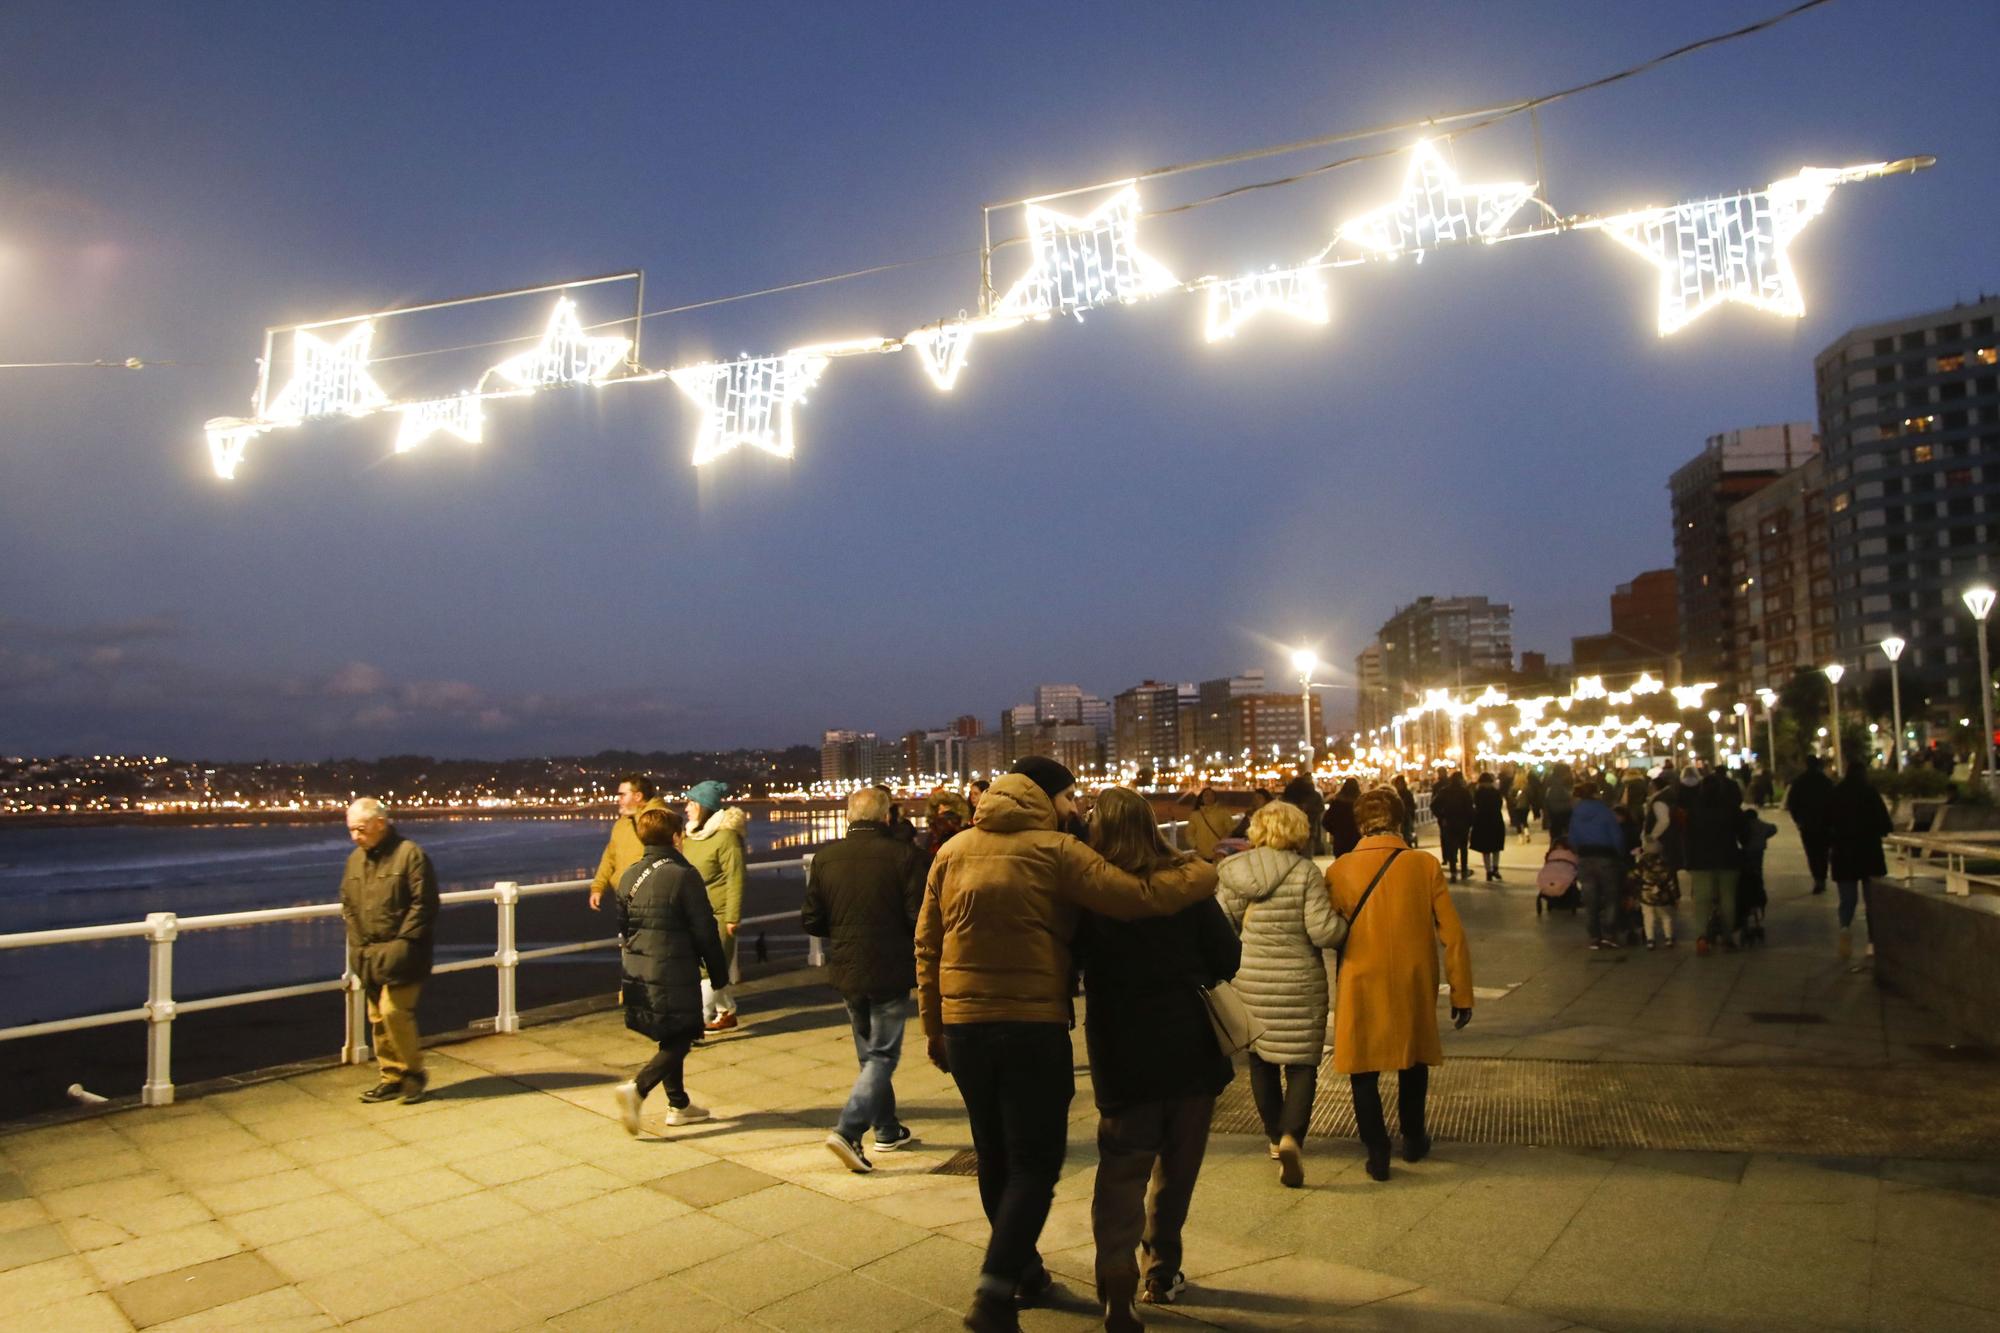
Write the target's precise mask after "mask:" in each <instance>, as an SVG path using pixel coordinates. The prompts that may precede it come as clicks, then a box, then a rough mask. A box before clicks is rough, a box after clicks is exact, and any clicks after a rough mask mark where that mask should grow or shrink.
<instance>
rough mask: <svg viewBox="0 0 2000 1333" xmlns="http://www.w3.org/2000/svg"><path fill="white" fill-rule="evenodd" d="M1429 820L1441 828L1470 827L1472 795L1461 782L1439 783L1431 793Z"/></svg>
mask: <svg viewBox="0 0 2000 1333" xmlns="http://www.w3.org/2000/svg"><path fill="white" fill-rule="evenodd" d="M1431 818H1433V819H1435V820H1437V822H1438V825H1439V827H1441V828H1453V829H1470V828H1471V827H1472V793H1471V792H1470V791H1467V790H1466V787H1465V784H1464V783H1462V782H1445V783H1440V784H1439V785H1438V787H1437V788H1436V789H1435V790H1433V791H1432V792H1431Z"/></svg>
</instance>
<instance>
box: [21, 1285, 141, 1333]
mask: <svg viewBox="0 0 2000 1333" xmlns="http://www.w3.org/2000/svg"><path fill="white" fill-rule="evenodd" d="M131 1327H132V1324H131V1321H130V1320H128V1319H126V1318H125V1314H124V1312H123V1311H121V1310H120V1309H119V1308H118V1305H117V1303H116V1302H115V1301H113V1300H112V1299H111V1298H110V1297H109V1296H106V1295H105V1294H104V1293H103V1292H94V1293H92V1294H90V1295H88V1296H75V1297H71V1298H70V1299H69V1300H66V1301H61V1302H58V1303H56V1304H54V1305H45V1306H43V1307H41V1308H40V1309H38V1310H28V1311H15V1310H13V1309H11V1307H8V1306H5V1305H0V1333H51V1330H61V1333H100V1330H101V1331H102V1333H129V1331H130V1329H131Z"/></svg>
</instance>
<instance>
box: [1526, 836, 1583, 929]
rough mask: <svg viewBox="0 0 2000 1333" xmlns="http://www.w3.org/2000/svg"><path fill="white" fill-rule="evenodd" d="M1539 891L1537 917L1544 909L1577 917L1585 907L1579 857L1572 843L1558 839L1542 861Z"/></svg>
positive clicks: (1537, 879) (1539, 874) (1536, 875)
mask: <svg viewBox="0 0 2000 1333" xmlns="http://www.w3.org/2000/svg"><path fill="white" fill-rule="evenodd" d="M1535 891H1536V892H1535V915H1536V916H1540V915H1541V914H1542V912H1543V910H1544V909H1546V910H1548V911H1550V912H1553V911H1555V910H1556V909H1557V908H1558V907H1563V908H1567V909H1568V910H1569V912H1570V914H1571V915H1575V913H1576V910H1577V909H1578V908H1579V907H1582V906H1583V891H1582V890H1581V889H1579V888H1577V886H1576V853H1575V852H1573V851H1571V850H1570V848H1569V844H1568V843H1566V842H1563V841H1561V840H1560V839H1558V840H1557V841H1556V842H1555V843H1554V845H1552V846H1551V847H1550V848H1549V851H1548V855H1547V856H1544V857H1543V858H1542V868H1541V869H1540V870H1539V871H1537V872H1536V874H1535Z"/></svg>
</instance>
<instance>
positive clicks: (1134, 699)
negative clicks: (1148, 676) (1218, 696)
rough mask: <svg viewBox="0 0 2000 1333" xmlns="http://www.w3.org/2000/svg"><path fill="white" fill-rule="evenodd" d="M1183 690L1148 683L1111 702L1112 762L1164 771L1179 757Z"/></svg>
mask: <svg viewBox="0 0 2000 1333" xmlns="http://www.w3.org/2000/svg"><path fill="white" fill-rule="evenodd" d="M1180 697H1181V695H1180V687H1179V686H1178V685H1162V684H1161V683H1160V682H1159V681H1157V680H1149V681H1146V682H1144V683H1143V684H1139V685H1134V686H1133V687H1132V688H1131V689H1129V690H1125V691H1123V692H1121V693H1120V694H1119V695H1118V696H1117V697H1116V698H1114V699H1112V701H1111V744H1112V761H1113V762H1114V763H1118V764H1133V765H1136V766H1138V767H1141V768H1144V767H1148V766H1150V767H1154V768H1161V767H1165V766H1167V765H1170V764H1172V763H1174V762H1175V761H1176V760H1177V759H1178V757H1179V755H1180Z"/></svg>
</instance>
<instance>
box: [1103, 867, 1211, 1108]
mask: <svg viewBox="0 0 2000 1333" xmlns="http://www.w3.org/2000/svg"><path fill="white" fill-rule="evenodd" d="M1076 954H1077V958H1078V960H1079V961H1080V962H1081V963H1082V965H1083V993H1084V999H1085V1003H1086V1005H1087V1006H1088V1007H1087V1008H1086V1010H1085V1013H1084V1026H1083V1035H1084V1044H1085V1045H1086V1047H1088V1049H1089V1051H1090V1081H1091V1084H1092V1085H1093V1087H1094V1089H1095V1091H1096V1094H1097V1107H1098V1109H1099V1110H1100V1111H1104V1112H1107V1113H1114V1112H1117V1111H1119V1110H1122V1109H1124V1108H1125V1107H1129V1106H1134V1105H1138V1104H1140V1103H1143V1102H1155V1101H1165V1100H1166V1099H1168V1098H1171V1097H1196V1096H1207V1097H1212V1096H1214V1095H1215V1094H1217V1093H1219V1092H1221V1091H1222V1090H1223V1089H1224V1088H1226V1087H1228V1086H1229V1080H1230V1079H1232V1078H1234V1077H1235V1076H1236V1068H1235V1066H1234V1065H1233V1064H1232V1063H1231V1062H1230V1059H1229V1057H1228V1056H1226V1055H1224V1054H1223V1053H1222V1048H1221V1046H1219V1045H1218V1044H1217V1043H1216V1040H1215V1030H1214V1029H1213V1028H1212V1027H1210V1026H1209V1021H1208V1006H1207V1005H1206V1004H1205V1003H1204V1002H1203V1001H1202V998H1201V995H1200V993H1199V992H1198V991H1197V989H1196V988H1197V987H1200V986H1211V985H1214V984H1215V983H1216V982H1218V981H1227V980H1229V979H1230V978H1231V977H1234V976H1235V975H1236V969H1237V968H1238V967H1239V966H1240V965H1241V964H1242V962H1243V943H1242V941H1240V940H1238V939H1237V938H1236V931H1235V930H1234V929H1233V928H1231V926H1230V924H1229V917H1228V915H1227V914H1226V913H1224V911H1223V910H1222V907H1221V905H1220V904H1218V903H1217V902H1216V901H1215V900H1214V899H1213V898H1207V899H1203V900H1202V901H1201V902H1198V903H1196V904H1195V905H1194V906H1192V907H1189V908H1186V909H1185V910H1183V911H1180V912H1177V913H1175V914H1174V915H1173V916H1163V917H1149V918H1147V919H1145V920H1142V921H1113V920H1111V919H1110V918H1108V917H1102V916H1098V915H1097V914H1096V913H1094V912H1086V913H1085V914H1084V916H1083V920H1082V921H1081V922H1080V923H1079V925H1078V928H1077V949H1076Z"/></svg>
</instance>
